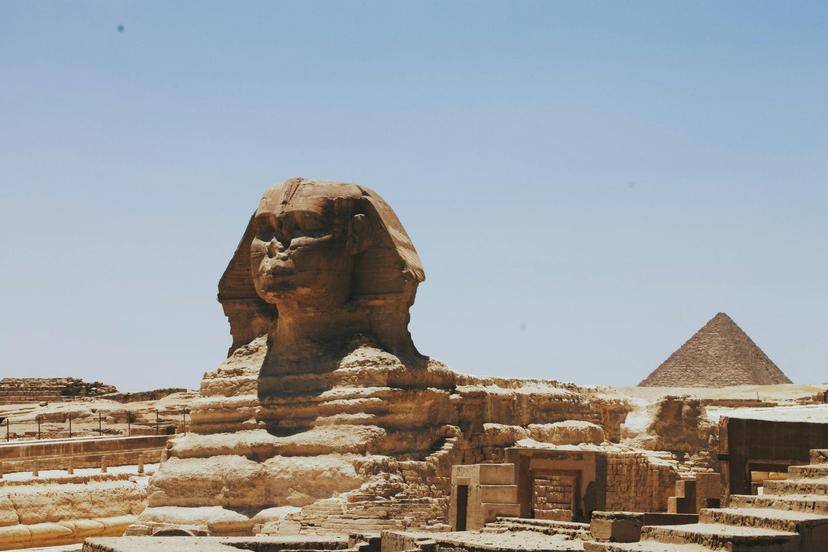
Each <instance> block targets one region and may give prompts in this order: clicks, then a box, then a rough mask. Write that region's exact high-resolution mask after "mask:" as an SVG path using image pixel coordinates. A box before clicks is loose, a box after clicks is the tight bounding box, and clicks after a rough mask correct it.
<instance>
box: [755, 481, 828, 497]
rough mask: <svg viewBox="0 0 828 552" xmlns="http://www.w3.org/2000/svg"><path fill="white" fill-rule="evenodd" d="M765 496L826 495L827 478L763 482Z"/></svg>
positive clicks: (827, 487)
mask: <svg viewBox="0 0 828 552" xmlns="http://www.w3.org/2000/svg"><path fill="white" fill-rule="evenodd" d="M764 494H766V495H823V496H825V495H828V478H810V479H778V480H775V481H765V484H764Z"/></svg>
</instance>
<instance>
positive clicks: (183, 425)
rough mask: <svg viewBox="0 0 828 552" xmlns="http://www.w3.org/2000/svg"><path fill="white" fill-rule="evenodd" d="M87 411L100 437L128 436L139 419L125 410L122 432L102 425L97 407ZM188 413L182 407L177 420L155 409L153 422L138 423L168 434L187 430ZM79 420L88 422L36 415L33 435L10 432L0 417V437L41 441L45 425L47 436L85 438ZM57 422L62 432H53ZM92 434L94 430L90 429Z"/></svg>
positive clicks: (27, 422)
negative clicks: (162, 415)
mask: <svg viewBox="0 0 828 552" xmlns="http://www.w3.org/2000/svg"><path fill="white" fill-rule="evenodd" d="M90 412H91V413H92V415H93V419H94V415H95V414H97V418H98V419H97V422H98V424H97V426H98V427H97V433H98V436H99V437H103V436H104V433H106V435H108V436H112V435H116V436H117V435H120V436H127V437H129V436H132V426H133V425H135V424H136V422H138V421H139V420H138V418H137V417H136V415H135V413H134V412H131V411H126V413H124V414H123V417H124V418H123V420H124V422H125V423H126V430H125V431H124V430H121V429H112V428H111V427H109V428H107V427H106V425H107V424H106V422H105V419H104V415H103V414H104V412H103V411H102V410H100V409H97V408H91V409H90ZM189 413H190V409H189V408H186V407H185V408H182V409H181V410H180V412H179V413H178V415H180V416H181V419H180V422H179V421H178V419H177V417H176V418H161V416H160V413H159V412H158V410H156V411H155V421H154V424H153V423H150V424H146V423H143V424H140V425H142V426H143V427H147V426H149V427H150V428H152V427H153V426H154V430H155V435H169V434H170V433H187V417H188V415H189ZM79 419H83V420H86V421H88V419H89V416H85V417H83V418H80V417H73V413H67V416H66V421H65V422H62V423H61V422H47V421H46V419H45V417H44V416H43V415H42V414H38V415H37V416H35V418H34V423H35V424H37V433H36V434H32V433H27V432H25V431H24V433H23V434H15V433H13V432H12V429H11V427H12V425H13V423H12V420H11V418H10V417H3V416H0V439H5V441H6V442H11V441H31V440H41V439H43V438H44V432H43V427H44V426H45V425H47V424H49V425H51V426H52V431H49V432H48V436H47V437H45V438H47V439H54V438H55V437H56V435H61V434H63V435H65V436H66V437H68V438H73V437H80V436H83V437H89V436H90V432H89V431H88V430H87V431H86V432H85V434H84V435H78V431H77V425H78V424H77V420H79ZM73 420H75V421H76V422H75V431H74V432H73V429H72V421H73ZM58 423H60V424H62V425H63V428H62V429H63V430H62V431H61V429H58V430H57V431H55V430H54V425H55V424H58ZM93 423H94V422H93ZM114 423H115V424H118V421H117V420H116V421H115V422H114ZM16 425H19V426H31V425H32V420H31V418H29V419H26V420H18V421H17V424H16ZM3 426H5V428H3ZM162 428H163V429H164V432H163V433H162V431H161V430H162ZM92 433H94V431H93V432H92Z"/></svg>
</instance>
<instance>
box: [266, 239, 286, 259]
mask: <svg viewBox="0 0 828 552" xmlns="http://www.w3.org/2000/svg"><path fill="white" fill-rule="evenodd" d="M267 256H268V257H283V256H284V247H282V244H281V243H280V242H279V240H277V239H276V238H272V239H271V240H270V241H269V242H268V243H267Z"/></svg>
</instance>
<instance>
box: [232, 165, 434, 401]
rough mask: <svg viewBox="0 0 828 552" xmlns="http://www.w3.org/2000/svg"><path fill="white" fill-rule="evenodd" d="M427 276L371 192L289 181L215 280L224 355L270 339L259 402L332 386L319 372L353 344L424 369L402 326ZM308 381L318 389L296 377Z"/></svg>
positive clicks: (271, 192) (262, 208)
mask: <svg viewBox="0 0 828 552" xmlns="http://www.w3.org/2000/svg"><path fill="white" fill-rule="evenodd" d="M424 279H425V274H424V272H423V268H422V265H421V264H420V259H419V257H418V255H417V252H416V250H415V249H414V245H413V244H412V243H411V239H410V238H409V237H408V234H407V233H406V232H405V229H404V228H403V226H402V224H401V223H400V221H399V219H398V218H397V216H396V215H395V214H394V212H393V211H392V210H391V208H390V207H389V206H388V204H387V203H385V201H384V200H383V199H382V198H381V197H380V196H379V195H378V194H377V193H376V192H374V191H373V190H370V189H368V188H366V187H364V186H359V185H355V184H343V183H338V182H325V181H317V180H307V179H303V178H293V179H290V180H287V181H285V182H284V183H282V184H280V185H278V186H274V187H272V188H270V189H268V190H267V191H266V192H265V194H264V196H263V197H262V200H261V202H260V203H259V207H258V209H256V212H255V213H254V214H253V216H252V217H251V218H250V222H249V224H248V226H247V229H246V230H245V232H244V235H243V236H242V239H241V241H240V242H239V245H238V247H237V248H236V252H235V254H234V255H233V258H232V259H231V260H230V263H229V265H228V266H227V269H226V270H225V272H224V274H223V276H222V277H221V280H220V282H219V294H218V299H219V301H220V302H221V304H222V307H223V308H224V312H225V314H226V315H227V318H228V320H229V322H230V333H231V334H232V336H233V344H232V346H231V348H230V353H232V352H233V351H234V350H236V349H237V348H239V347H241V346H242V345H245V344H246V343H248V342H250V341H251V340H253V339H254V338H256V337H258V336H260V335H263V334H267V335H268V351H267V355H266V358H265V361H264V363H263V365H262V369H261V372H260V377H259V397H260V398H267V397H268V396H272V395H282V396H283V395H286V394H291V392H307V391H312V390H313V388H314V387H317V390H322V389H324V388H327V387H329V383H330V382H325V381H324V378H323V377H321V375H322V374H326V373H329V372H331V371H332V370H334V369H336V366H337V363H338V362H339V361H340V360H341V359H342V357H343V355H345V354H347V353H348V352H349V351H350V350H353V348H354V346H355V344H357V345H358V344H369V345H372V346H375V347H378V348H380V349H382V350H384V351H387V352H389V353H391V354H393V355H395V356H396V357H398V358H399V359H400V360H401V361H402V362H403V364H405V365H406V366H407V367H417V366H423V365H424V363H425V362H426V360H427V359H425V357H422V356H421V355H420V354H419V353H418V352H417V349H416V348H415V347H414V344H413V342H412V340H411V335H410V333H409V331H408V322H409V309H410V307H411V305H412V304H413V303H414V298H415V294H416V291H417V286H418V284H419V283H420V282H422V281H423V280H424ZM312 375H317V377H316V380H315V383H314V382H309V381H308V377H304V380H303V379H302V378H303V376H312ZM293 383H296V384H297V386H296V388H295V389H294V388H292V385H293Z"/></svg>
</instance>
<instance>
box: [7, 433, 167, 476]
mask: <svg viewBox="0 0 828 552" xmlns="http://www.w3.org/2000/svg"><path fill="white" fill-rule="evenodd" d="M169 437H170V436H167V435H162V436H155V435H152V436H137V437H104V438H100V437H91V438H87V439H78V438H73V439H55V440H43V441H35V442H32V441H29V442H16V443H9V444H0V479H2V478H3V474H4V473H21V472H31V474H32V476H33V477H38V476H39V475H40V471H41V470H65V471H66V472H67V475H72V474H74V471H75V469H84V468H98V469H100V473H107V470H108V468H109V467H113V466H127V465H137V466H138V473H143V471H144V464H153V463H160V462H161V461H162V460H163V454H164V451H165V449H166V444H167V440H168V439H169Z"/></svg>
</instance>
